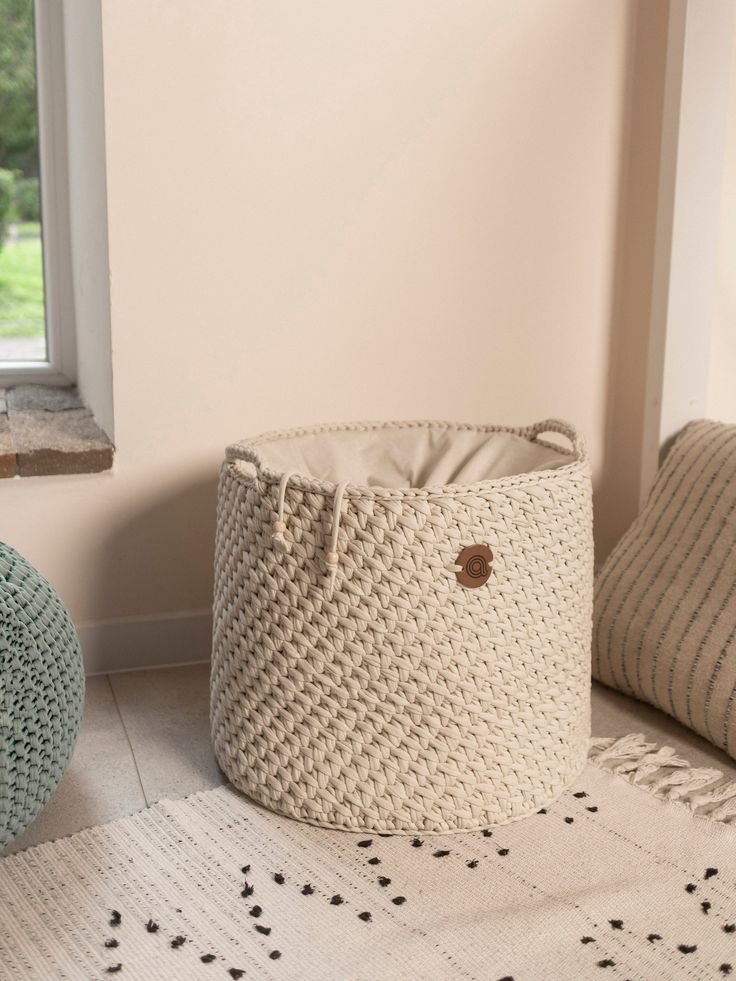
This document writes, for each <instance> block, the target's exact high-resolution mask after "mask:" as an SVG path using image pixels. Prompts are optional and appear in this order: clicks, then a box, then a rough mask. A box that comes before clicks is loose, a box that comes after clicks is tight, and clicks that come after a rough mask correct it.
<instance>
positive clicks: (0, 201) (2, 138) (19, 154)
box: [0, 0, 46, 363]
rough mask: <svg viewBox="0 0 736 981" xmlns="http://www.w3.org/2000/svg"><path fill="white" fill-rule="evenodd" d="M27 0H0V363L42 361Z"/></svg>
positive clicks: (32, 56)
mask: <svg viewBox="0 0 736 981" xmlns="http://www.w3.org/2000/svg"><path fill="white" fill-rule="evenodd" d="M39 171H40V168H39V155H38V105H37V99H36V59H35V41H34V29H33V0H0V363H2V362H6V361H44V360H46V317H45V311H44V283H43V249H42V244H41V205H40V191H39Z"/></svg>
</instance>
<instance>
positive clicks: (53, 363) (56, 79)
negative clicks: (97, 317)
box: [0, 0, 76, 387]
mask: <svg viewBox="0 0 736 981" xmlns="http://www.w3.org/2000/svg"><path fill="white" fill-rule="evenodd" d="M33 6H34V33H35V51H36V99H37V112H38V155H39V173H40V188H41V242H42V252H43V281H44V308H45V320H46V360H45V361H0V387H2V386H6V387H7V386H10V385H19V384H28V383H34V384H44V385H68V384H70V383H73V382H74V381H75V380H76V337H75V325H74V291H73V280H72V266H71V236H70V222H69V178H68V151H67V120H66V84H65V72H64V18H63V4H60V3H58V2H57V3H55V2H54V0H34V4H33Z"/></svg>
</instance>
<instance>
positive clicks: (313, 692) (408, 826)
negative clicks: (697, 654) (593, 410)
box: [211, 420, 593, 833]
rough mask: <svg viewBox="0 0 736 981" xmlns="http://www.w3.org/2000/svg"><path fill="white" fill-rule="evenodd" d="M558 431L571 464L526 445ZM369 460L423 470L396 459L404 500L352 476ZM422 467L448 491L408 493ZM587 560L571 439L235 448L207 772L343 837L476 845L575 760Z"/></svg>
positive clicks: (426, 427)
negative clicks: (461, 561) (424, 838)
mask: <svg viewBox="0 0 736 981" xmlns="http://www.w3.org/2000/svg"><path fill="white" fill-rule="evenodd" d="M550 431H557V432H559V433H562V434H563V435H564V436H566V437H567V438H568V439H569V440H570V442H571V443H572V450H563V449H560V448H559V447H558V446H557V445H555V444H552V443H549V442H546V441H544V440H541V439H540V438H539V437H540V435H542V434H543V433H546V432H550ZM382 447H384V448H385V450H386V453H385V454H383V455H384V456H385V455H388V456H393V457H394V458H395V459H400V460H403V459H404V457H405V456H406V454H409V455H411V453H412V452H413V453H414V454H415V457H416V458H415V459H413V460H410V461H409V464H406V465H405V464H404V463H399V464H397V465H396V466H397V468H398V469H397V470H396V474H397V475H398V476H396V482H397V483H401V482H403V485H402V486H376V485H375V480H376V479H379V478H370V480H366V479H365V474H366V473H373V471H372V470H371V467H372V466H374V462H375V461H376V460H380V459H381V455H382V452H381V451H382ZM348 451H349V452H348ZM345 452H348V455H349V457H350V462H349V463H346V464H345V465H344V466H343V464H342V463H341V455H343V454H344V453H345ZM453 453H455V456H456V457H457V458H458V459H457V460H456V461H455V462H453V463H452V466H450V467H449V470H448V464H447V460H448V458H449V457H451V456H452V454H453ZM448 455H449V457H448ZM430 456H433V459H432V460H429V457H430ZM485 456H488V457H489V460H490V457H493V458H494V459H493V461H491V462H490V463H489V464H488V469H489V471H490V472H491V474H492V476H491V477H490V478H489V479H479V477H478V473H479V472H482V471H483V460H484V458H485ZM365 458H368V459H369V463H368V464H366V465H365V466H364V465H363V464H364V462H365ZM425 458H426V459H425ZM460 458H462V459H460ZM305 461H306V462H305ZM356 461H357V462H356ZM458 461H460V462H458ZM468 461H470V462H468ZM474 461H475V462H474ZM520 461H521V462H522V463H524V462H525V463H526V466H527V469H526V470H524V471H522V472H519V470H518V466H519V462H520ZM353 466H354V467H355V468H356V472H359V473H360V475H361V477H362V478H363V480H364V482H363V483H357V482H356V483H352V482H351V481H350V474H349V473H347V472H346V469H349V468H350V467H353ZM376 466H377V465H376ZM402 467H404V469H405V470H406V474H404V471H403V470H402ZM478 467H480V471H479V470H478ZM443 468H444V469H443ZM379 469H380V468H379ZM409 471H411V473H409ZM419 473H424V474H427V473H429V474H430V475H433V474H441V473H447V474H451V475H452V476H451V479H450V480H449V482H447V483H444V484H440V485H435V484H432V481H431V476H430V480H429V483H426V481H425V482H424V483H422V484H420V485H419V486H416V485H415V484H418V483H419V481H418V480H416V474H419ZM499 473H500V476H497V475H495V474H499ZM402 475H403V476H402ZM468 475H470V478H471V479H470V480H469V481H468V482H465V480H464V477H466V476H468ZM389 476H390V479H393V477H391V475H389ZM455 477H458V479H457V480H456V479H454V478H455ZM468 546H478V549H479V552H478V554H479V556H480V558H478V556H476V560H477V563H476V564H477V565H478V566H479V568H480V572H482V573H483V575H484V576H486V574H487V572H488V568H486V567H484V565H483V563H484V562H485V561H486V557H491V558H492V564H491V566H490V575H489V576H487V581H486V578H482V583H483V584H482V585H481V586H480V587H479V588H466V586H464V585H463V584H462V582H463V581H464V582H466V583H468V582H470V581H471V580H469V579H465V580H463V579H462V577H461V576H460V575H458V572H459V570H460V569H461V566H458V565H457V561H458V556H459V555H461V554H465V553H464V552H463V550H464V549H467V548H468ZM471 551H472V550H471ZM592 563H593V558H592V509H591V481H590V470H589V465H588V461H587V457H586V453H585V449H584V446H583V444H582V441H581V440H580V438H579V436H578V434H577V433H576V432H575V430H574V429H572V427H570V426H568V425H567V424H565V423H560V422H558V421H555V420H545V421H544V422H542V423H538V424H536V425H535V426H529V427H525V428H520V429H510V428H504V427H493V426H488V427H483V426H461V425H452V424H449V423H377V424H373V423H361V424H354V425H348V426H323V427H316V428H314V429H310V430H294V431H291V432H288V433H276V434H268V435H266V436H262V437H258V438H256V439H253V440H245V441H243V442H241V443H238V444H235V445H234V446H231V447H230V448H229V449H228V454H227V459H226V462H225V463H224V465H223V469H222V472H221V480H220V489H219V504H218V529H217V542H216V561H215V580H216V581H215V603H214V645H213V662H212V689H211V709H212V733H213V740H214V744H215V752H216V755H217V758H218V761H219V763H220V766H221V767H222V769H223V770H224V772H225V773H226V774H227V775H228V777H229V778H230V780H231V781H232V782H233V784H235V786H236V787H238V788H239V789H240V790H242V791H244V792H245V793H247V794H248V795H249V796H251V797H252V798H254V799H255V800H257V801H259V802H260V803H262V804H264V805H265V806H267V807H270V808H272V809H274V810H276V811H279V812H281V813H283V814H287V815H289V816H291V817H294V818H298V819H301V820H304V821H308V822H310V823H314V824H318V825H322V826H327V827H334V828H342V829H346V830H353V831H360V830H370V831H385V832H394V833H412V832H418V831H421V832H424V833H433V832H436V833H440V832H447V831H456V830H457V831H460V830H470V829H474V828H484V827H489V826H492V825H497V824H503V823H506V822H508V821H512V820H515V819H517V818H520V817H522V816H524V815H526V814H529V813H531V812H533V811H535V810H537V809H538V808H540V807H541V806H543V805H544V804H546V803H548V802H549V801H550V800H552V799H554V798H555V797H557V796H558V795H559V794H560V793H561V792H562V791H563V790H564V789H565V787H567V786H568V785H569V784H570V783H571V782H572V781H573V779H574V778H575V777H576V775H577V774H578V773H579V771H580V770H581V768H582V767H583V765H584V762H585V757H586V751H587V740H588V736H589V698H590V623H591V598H592Z"/></svg>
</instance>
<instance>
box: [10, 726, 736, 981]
mask: <svg viewBox="0 0 736 981" xmlns="http://www.w3.org/2000/svg"><path fill="white" fill-rule="evenodd" d="M719 777H720V775H719V774H718V773H717V771H714V770H703V769H699V770H695V769H691V768H689V767H688V766H687V764H686V763H685V761H684V760H681V759H679V758H678V757H677V756H675V754H674V752H673V751H672V750H667V749H660V750H656V749H655V747H654V746H653V745H651V744H647V743H645V742H644V740H643V739H642V737H640V736H626V737H624V738H622V739H617V740H611V739H601V740H595V741H594V742H593V748H592V751H591V761H590V763H589V764H588V765H587V766H586V768H585V770H584V772H583V774H582V776H581V777H580V779H579V780H578V781H577V783H576V785H575V786H574V787H573V788H572V789H571V790H570V791H568V792H566V793H565V794H564V795H563V796H562V797H561V798H560V799H559V800H558V801H557V802H556V803H555V804H553V805H551V806H549V807H548V808H547V809H546V810H544V811H543V812H540V813H538V814H535V815H534V816H532V817H530V818H527V819H525V820H523V821H520V822H518V823H516V824H512V825H509V826H507V827H503V828H499V829H498V830H496V831H494V832H493V833H485V834H484V833H478V832H475V833H468V834H461V835H451V836H443V837H424V838H422V837H419V838H412V837H402V836H394V837H387V836H381V835H372V836H370V835H365V834H363V835H360V834H358V835H355V834H348V833H345V832H334V831H324V830H320V829H318V828H312V827H309V826H307V825H303V824H298V823H296V822H294V821H290V820H289V819H287V818H281V817H277V816H274V815H272V814H270V813H268V812H266V811H264V810H262V809H260V808H259V807H257V806H255V805H253V804H251V803H249V802H248V801H246V800H245V799H244V798H243V797H241V796H240V795H238V794H237V793H235V792H234V791H232V790H231V789H229V788H225V787H223V788H219V789H217V790H212V791H208V792H206V793H202V794H198V795H196V796H193V797H189V798H187V799H185V800H181V801H166V802H163V803H161V804H158V805H156V806H155V807H151V808H149V809H148V810H145V811H142V812H141V813H139V814H135V815H133V816H132V817H129V818H124V819H123V820H120V821H116V822H114V823H112V824H108V825H104V826H100V827H96V828H91V829H89V830H88V831H83V832H80V833H79V834H76V835H74V836H72V837H71V838H67V839H64V840H60V841H57V842H53V843H49V844H46V845H40V846H38V847H37V848H32V849H29V850H28V851H26V852H23V853H21V854H18V855H13V856H11V857H9V858H6V859H4V860H2V861H0V977H1V978H2V979H3V981H5V979H8V981H10V979H12V981H22V979H27V978H30V979H46V978H54V979H57V978H71V979H80V981H81V979H85V981H86V979H95V978H101V979H104V978H107V977H109V976H111V975H119V976H120V977H121V978H130V979H135V981H149V979H151V981H153V979H157V981H158V979H177V981H179V979H193V978H196V979H203V981H205V979H217V978H223V979H227V978H230V977H232V978H236V979H237V978H240V977H242V978H264V979H305V981H332V979H338V981H343V979H345V981H382V979H392V981H393V979H396V981H399V979H409V978H411V979H417V978H419V979H431V981H441V979H445V978H447V979H455V978H457V979H464V981H472V979H475V981H500V979H507V981H508V979H511V978H513V979H514V981H541V979H550V981H568V979H573V981H574V979H578V978H580V979H588V978H591V979H596V978H603V979H606V978H615V979H618V981H626V979H629V981H657V979H667V981H669V979H672V981H674V979H678V978H688V979H694V978H695V979H698V978H721V977H725V976H728V975H729V974H733V976H734V978H736V784H734V783H726V782H725V781H723V780H722V779H720V778H719Z"/></svg>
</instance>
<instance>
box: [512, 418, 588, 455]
mask: <svg viewBox="0 0 736 981" xmlns="http://www.w3.org/2000/svg"><path fill="white" fill-rule="evenodd" d="M543 433H559V435H560V436H564V437H565V438H566V439H568V440H569V441H570V444H571V446H572V450H573V453H574V454H575V455H576V456H577V458H578V459H579V460H587V459H588V451H587V449H586V447H585V440H584V439H583V437H582V436H581V435H580V433H579V432H578V431H577V429H575V427H574V426H571V425H570V424H569V423H568V422H563V421H562V420H561V419H543V420H542V421H541V422H537V423H535V424H534V425H533V426H529V427H528V428H527V430H526V435H527V437H528V438H529V439H531V440H536V439H538V438H539V437H540V436H541V435H542V434H543Z"/></svg>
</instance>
